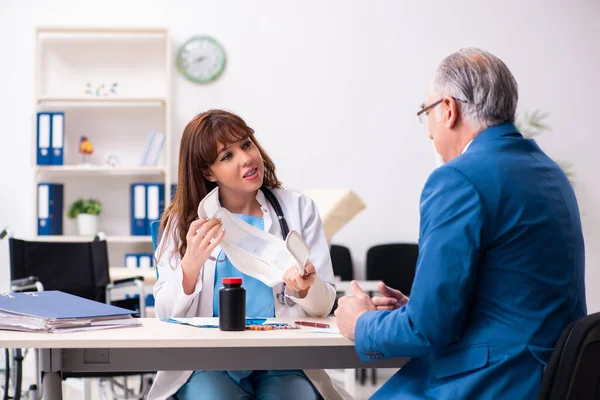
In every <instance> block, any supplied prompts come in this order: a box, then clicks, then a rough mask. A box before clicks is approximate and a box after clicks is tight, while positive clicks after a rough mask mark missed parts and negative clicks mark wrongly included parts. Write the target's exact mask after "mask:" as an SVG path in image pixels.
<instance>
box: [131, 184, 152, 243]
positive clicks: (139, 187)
mask: <svg viewBox="0 0 600 400" xmlns="http://www.w3.org/2000/svg"><path fill="white" fill-rule="evenodd" d="M130 203H131V235H132V236H145V235H149V234H150V226H149V225H148V218H147V217H146V215H147V208H148V202H147V199H146V185H145V184H144V183H132V184H131V197H130Z"/></svg>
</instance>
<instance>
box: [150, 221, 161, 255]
mask: <svg viewBox="0 0 600 400" xmlns="http://www.w3.org/2000/svg"><path fill="white" fill-rule="evenodd" d="M159 229H160V220H159V221H152V222H150V236H151V237H152V248H153V249H154V251H155V252H156V248H157V247H158V242H159V239H158V231H159Z"/></svg>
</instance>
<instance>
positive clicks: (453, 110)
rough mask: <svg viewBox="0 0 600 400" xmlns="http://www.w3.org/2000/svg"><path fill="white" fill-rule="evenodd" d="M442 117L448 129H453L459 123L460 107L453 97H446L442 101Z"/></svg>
mask: <svg viewBox="0 0 600 400" xmlns="http://www.w3.org/2000/svg"><path fill="white" fill-rule="evenodd" d="M442 108H443V111H442V113H443V114H442V117H443V121H444V124H445V125H446V128H448V129H452V128H453V127H454V125H456V121H458V106H457V104H456V100H454V98H453V97H450V96H446V97H444V100H443V101H442Z"/></svg>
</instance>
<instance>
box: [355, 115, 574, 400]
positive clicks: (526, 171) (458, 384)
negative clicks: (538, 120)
mask: <svg viewBox="0 0 600 400" xmlns="http://www.w3.org/2000/svg"><path fill="white" fill-rule="evenodd" d="M419 252H420V254H419V260H418V263H417V271H416V275H415V280H414V283H413V287H412V291H411V298H410V301H409V302H408V303H407V304H406V305H405V306H403V307H401V308H399V309H397V310H394V311H373V312H368V313H366V314H363V315H362V316H361V317H360V319H359V320H358V322H357V325H356V330H355V340H356V350H357V352H358V354H359V356H360V357H361V358H362V359H363V360H364V361H370V360H374V359H382V358H390V357H399V356H408V357H413V359H412V360H411V361H410V362H409V363H408V364H406V366H405V367H403V368H402V369H401V370H400V371H398V373H396V374H395V375H394V376H393V377H392V378H391V379H390V380H389V381H388V382H387V383H386V384H385V385H384V386H383V387H382V388H381V389H380V390H379V391H378V392H377V393H376V394H375V395H374V396H373V398H374V399H424V398H427V399H478V400H482V399H495V400H498V399H509V400H518V399H534V398H535V397H536V395H537V392H538V390H539V386H540V382H541V378H542V372H543V368H544V366H545V365H546V363H547V361H548V359H549V357H550V353H551V351H552V348H553V346H554V344H555V343H556V341H557V340H558V337H559V336H560V334H561V332H562V330H563V329H564V328H565V327H566V326H567V325H568V324H569V323H570V322H572V321H574V320H575V319H577V318H580V317H582V316H584V315H585V314H586V304H585V288H584V245H583V236H582V231H581V222H580V217H579V209H578V207H577V200H576V199H575V194H574V192H573V189H572V187H571V184H570V183H569V181H568V179H567V177H566V176H565V174H564V173H563V171H562V170H561V169H560V168H559V167H558V166H557V164H556V163H555V162H553V161H552V160H551V159H550V158H549V157H548V156H546V154H544V152H543V151H542V150H541V149H540V148H539V147H538V146H537V145H536V144H535V142H534V141H533V140H529V139H525V138H523V136H522V135H521V134H520V133H519V131H518V130H517V128H516V127H515V126H514V124H512V123H504V124H501V125H497V126H494V127H491V128H488V129H486V130H485V131H483V132H481V133H480V134H479V135H478V136H477V137H476V138H475V139H474V140H473V142H472V143H471V145H470V146H469V148H468V149H467V151H466V152H465V153H464V154H462V155H461V156H459V157H457V158H456V159H454V160H453V161H451V162H449V163H447V164H446V165H444V166H442V167H440V168H438V169H436V170H435V171H434V172H433V173H432V174H431V176H430V177H429V179H428V180H427V183H426V184H425V187H424V189H423V193H422V197H421V227H420V239H419Z"/></svg>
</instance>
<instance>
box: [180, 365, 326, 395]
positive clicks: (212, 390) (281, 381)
mask: <svg viewBox="0 0 600 400" xmlns="http://www.w3.org/2000/svg"><path fill="white" fill-rule="evenodd" d="M175 398H176V399H177V400H188V399H211V400H213V399H214V400H219V399H223V400H276V399H286V400H319V399H322V397H321V395H320V394H319V392H318V391H317V389H315V387H314V386H313V384H312V383H311V382H310V381H309V380H308V378H307V377H306V375H304V373H301V374H299V373H297V372H296V371H290V372H289V373H286V371H273V372H270V371H254V372H252V373H251V374H250V375H249V376H247V377H246V378H243V379H242V380H241V381H240V383H238V382H236V381H235V380H234V379H233V378H232V377H231V376H230V375H229V374H228V373H227V371H194V373H193V374H192V376H191V377H190V379H188V381H187V382H186V383H185V385H183V386H182V387H181V388H180V389H179V390H178V391H177V393H176V394H175Z"/></svg>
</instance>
